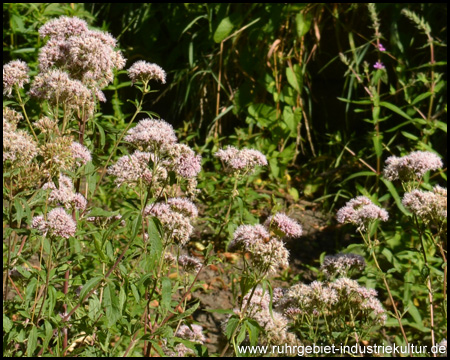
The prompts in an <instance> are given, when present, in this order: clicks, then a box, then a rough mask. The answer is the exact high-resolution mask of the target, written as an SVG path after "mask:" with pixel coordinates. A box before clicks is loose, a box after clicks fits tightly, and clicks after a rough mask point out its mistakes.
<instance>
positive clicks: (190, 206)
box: [167, 198, 198, 219]
mask: <svg viewBox="0 0 450 360" xmlns="http://www.w3.org/2000/svg"><path fill="white" fill-rule="evenodd" d="M167 204H169V206H170V207H171V208H172V210H174V211H178V212H179V213H181V214H183V215H185V216H187V217H189V218H191V219H195V218H197V216H198V210H197V207H196V206H195V205H194V203H193V202H192V201H190V200H188V199H186V198H170V199H168V200H167Z"/></svg>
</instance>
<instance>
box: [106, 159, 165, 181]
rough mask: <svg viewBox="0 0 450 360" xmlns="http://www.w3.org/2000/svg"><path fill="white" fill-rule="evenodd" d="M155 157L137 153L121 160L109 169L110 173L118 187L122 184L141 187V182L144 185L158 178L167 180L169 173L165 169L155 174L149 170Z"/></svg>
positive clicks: (158, 170)
mask: <svg viewBox="0 0 450 360" xmlns="http://www.w3.org/2000/svg"><path fill="white" fill-rule="evenodd" d="M153 159H154V155H153V154H151V153H148V152H141V151H135V152H134V153H133V154H132V155H125V156H122V157H121V158H119V160H118V161H117V163H115V164H114V165H112V166H111V167H110V168H109V169H108V173H109V174H111V175H113V176H116V179H115V183H116V184H117V186H121V185H122V184H127V185H139V184H140V182H141V180H142V181H143V182H144V184H147V185H148V184H151V183H152V180H153V182H156V180H157V178H158V179H161V178H164V179H165V178H166V177H167V172H164V169H163V168H159V169H157V171H156V172H155V173H152V171H151V170H150V169H149V162H150V160H153Z"/></svg>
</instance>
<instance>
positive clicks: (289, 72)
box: [286, 64, 303, 94]
mask: <svg viewBox="0 0 450 360" xmlns="http://www.w3.org/2000/svg"><path fill="white" fill-rule="evenodd" d="M286 78H287V80H288V82H289V84H290V85H291V86H292V87H293V88H294V89H295V90H296V91H297V92H298V93H299V94H300V93H301V90H302V86H303V78H302V71H301V68H300V66H299V65H298V64H294V66H293V67H292V68H291V67H290V66H288V67H287V68H286Z"/></svg>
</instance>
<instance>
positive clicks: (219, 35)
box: [213, 16, 234, 43]
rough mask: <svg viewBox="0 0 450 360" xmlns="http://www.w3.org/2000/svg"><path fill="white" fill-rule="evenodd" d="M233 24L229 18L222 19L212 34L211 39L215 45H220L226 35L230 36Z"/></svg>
mask: <svg viewBox="0 0 450 360" xmlns="http://www.w3.org/2000/svg"><path fill="white" fill-rule="evenodd" d="M233 28H234V24H233V23H232V22H231V19H230V17H229V16H227V17H225V18H223V19H222V20H221V21H220V23H219V26H217V29H216V31H215V32H214V36H213V39H214V41H215V42H216V43H220V42H221V41H223V40H225V39H226V38H227V37H228V35H230V34H231V32H232V31H233Z"/></svg>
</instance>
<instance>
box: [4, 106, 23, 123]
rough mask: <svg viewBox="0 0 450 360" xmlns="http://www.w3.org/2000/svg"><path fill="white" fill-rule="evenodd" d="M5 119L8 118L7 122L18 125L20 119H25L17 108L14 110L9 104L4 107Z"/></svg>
mask: <svg viewBox="0 0 450 360" xmlns="http://www.w3.org/2000/svg"><path fill="white" fill-rule="evenodd" d="M3 119H5V120H6V122H8V123H10V124H13V125H17V123H18V122H19V121H20V120H23V115H22V114H21V113H19V112H17V111H16V110H13V109H11V108H9V107H7V106H4V107H3Z"/></svg>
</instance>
